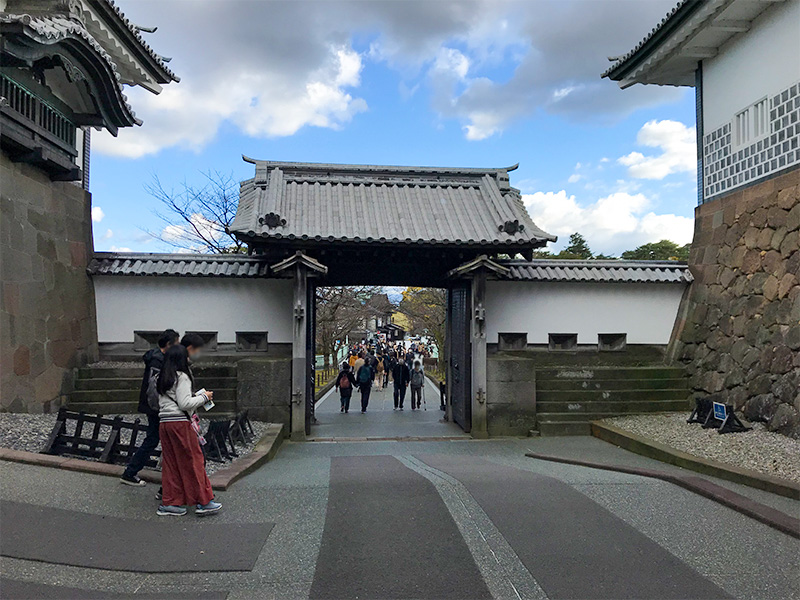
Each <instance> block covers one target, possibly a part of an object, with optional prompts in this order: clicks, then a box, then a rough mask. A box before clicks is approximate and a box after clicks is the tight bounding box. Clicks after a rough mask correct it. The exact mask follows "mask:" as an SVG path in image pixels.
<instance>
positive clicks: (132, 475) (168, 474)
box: [120, 329, 222, 516]
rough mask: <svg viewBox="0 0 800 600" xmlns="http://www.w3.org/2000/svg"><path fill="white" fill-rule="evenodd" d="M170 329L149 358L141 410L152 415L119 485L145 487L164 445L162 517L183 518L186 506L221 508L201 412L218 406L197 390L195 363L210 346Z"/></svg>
mask: <svg viewBox="0 0 800 600" xmlns="http://www.w3.org/2000/svg"><path fill="white" fill-rule="evenodd" d="M178 339H179V334H178V332H177V331H175V330H173V329H167V330H166V331H165V332H164V333H163V334H161V337H160V338H159V340H158V348H154V349H152V350H149V351H148V352H147V353H146V354H145V355H144V356H143V357H142V359H143V360H144V365H145V367H144V375H143V376H142V385H141V389H140V391H139V412H141V413H144V414H145V415H146V416H147V429H146V435H145V438H144V441H143V442H142V445H141V446H139V448H138V449H137V451H136V452H135V453H134V454H133V456H132V457H131V459H130V461H129V462H128V465H127V467H126V468H125V472H124V473H123V474H122V477H121V478H120V482H121V483H124V484H126V485H132V486H143V485H145V482H144V481H143V480H142V479H140V478H139V471H141V470H142V468H144V466H145V464H146V463H147V461H148V460H149V459H150V454H151V452H152V451H153V450H155V448H156V446H158V444H159V442H161V488H160V489H159V490H158V492H157V493H156V499H158V500H160V504H159V507H158V510H157V511H156V512H157V514H158V515H161V516H182V515H185V514H186V513H187V512H188V511H187V509H186V507H187V506H192V505H194V506H195V514H196V515H198V516H202V515H207V514H211V513H215V512H218V511H219V510H220V509H221V508H222V504H221V503H219V502H216V501H215V500H214V493H213V491H212V490H211V482H210V481H209V479H208V474H207V473H206V466H205V456H204V455H203V450H202V448H201V445H202V444H204V443H205V440H204V439H203V437H202V435H201V434H200V417H199V416H198V415H197V409H199V408H200V407H201V406H203V407H204V408H205V409H206V410H210V409H211V408H213V406H214V392H211V391H208V390H205V389H201V390H198V389H196V386H195V383H194V376H193V375H192V367H191V365H192V362H193V361H195V360H197V358H198V357H199V355H200V353H201V352H202V348H203V346H204V344H205V342H204V340H203V338H202V337H201V336H199V335H197V334H194V333H187V334H186V335H184V336H183V337H182V338H180V342H179V341H178Z"/></svg>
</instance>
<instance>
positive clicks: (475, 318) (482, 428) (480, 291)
mask: <svg viewBox="0 0 800 600" xmlns="http://www.w3.org/2000/svg"><path fill="white" fill-rule="evenodd" d="M485 306H486V270H485V269H478V270H477V271H475V274H474V276H473V278H472V318H471V325H472V431H471V433H472V437H475V438H486V437H489V432H488V429H487V422H486V308H485Z"/></svg>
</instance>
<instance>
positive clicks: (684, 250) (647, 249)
mask: <svg viewBox="0 0 800 600" xmlns="http://www.w3.org/2000/svg"><path fill="white" fill-rule="evenodd" d="M622 258H623V259H625V260H681V261H686V260H689V244H686V245H685V246H678V244H676V243H675V242H673V241H670V240H661V241H660V242H651V243H649V244H642V245H641V246H639V247H638V248H635V249H633V250H627V251H625V252H623V253H622Z"/></svg>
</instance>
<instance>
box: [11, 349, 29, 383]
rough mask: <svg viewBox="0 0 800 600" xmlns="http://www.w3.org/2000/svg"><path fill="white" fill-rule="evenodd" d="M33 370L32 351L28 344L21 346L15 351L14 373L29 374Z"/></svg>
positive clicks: (18, 374) (19, 374)
mask: <svg viewBox="0 0 800 600" xmlns="http://www.w3.org/2000/svg"><path fill="white" fill-rule="evenodd" d="M30 372H31V352H30V348H28V346H19V347H18V348H17V349H16V350H15V351H14V375H17V376H21V375H28V374H29V373H30Z"/></svg>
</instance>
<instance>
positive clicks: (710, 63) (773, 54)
mask: <svg viewBox="0 0 800 600" xmlns="http://www.w3.org/2000/svg"><path fill="white" fill-rule="evenodd" d="M702 101H703V149H702V150H703V193H704V196H705V200H708V199H710V198H713V197H714V196H717V195H719V194H722V193H726V192H729V191H731V190H733V189H735V188H737V187H740V186H742V185H746V184H749V183H751V182H754V181H757V180H759V179H761V178H764V177H766V176H768V175H771V174H773V173H778V172H781V171H783V170H785V169H787V168H789V167H793V166H795V165H800V0H786V1H785V2H776V3H774V5H772V6H770V8H769V9H768V10H765V11H764V12H763V13H762V14H761V15H760V16H759V17H758V18H756V19H755V20H754V21H753V22H752V23H751V24H750V29H749V30H748V31H746V32H743V33H741V34H740V35H738V36H736V37H734V38H732V39H731V40H730V41H729V42H728V43H726V44H725V45H723V46H722V47H720V48H719V51H718V53H717V55H716V56H715V57H713V58H708V59H705V60H703V62H702Z"/></svg>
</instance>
